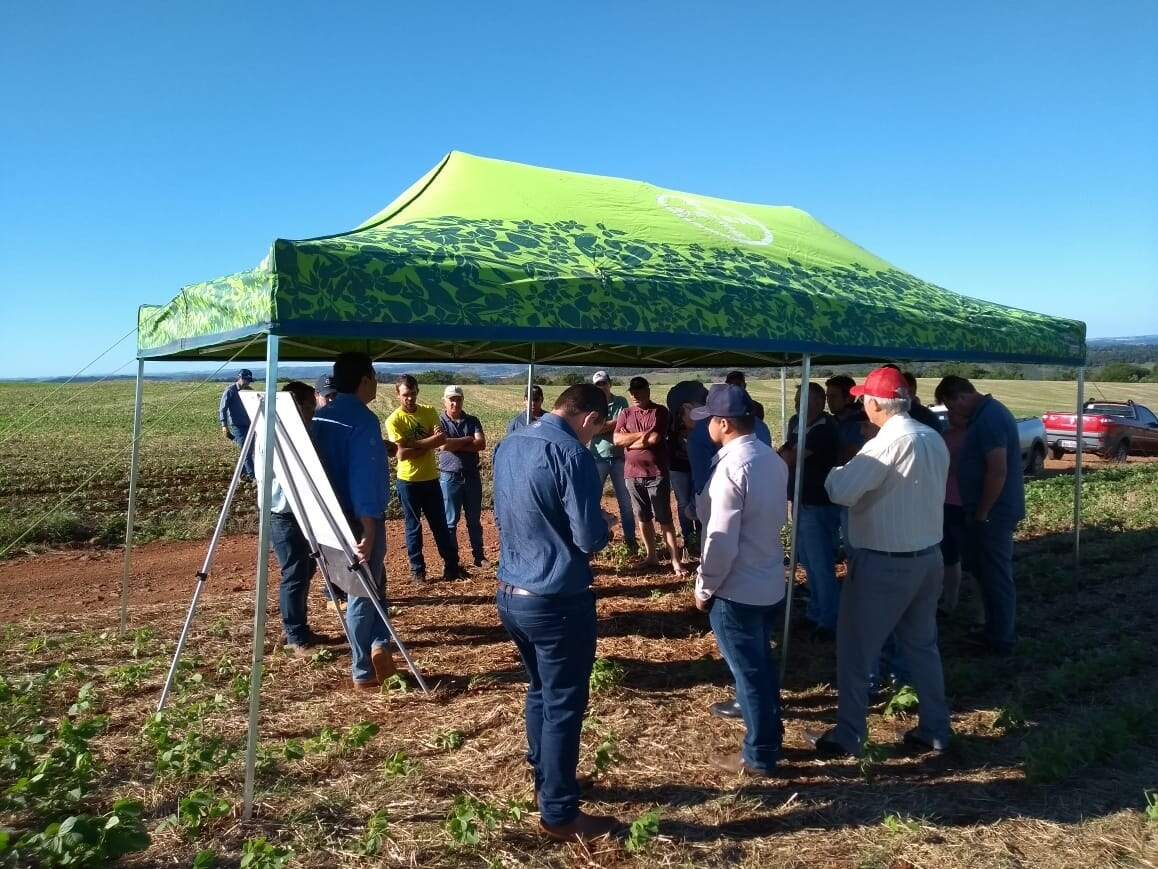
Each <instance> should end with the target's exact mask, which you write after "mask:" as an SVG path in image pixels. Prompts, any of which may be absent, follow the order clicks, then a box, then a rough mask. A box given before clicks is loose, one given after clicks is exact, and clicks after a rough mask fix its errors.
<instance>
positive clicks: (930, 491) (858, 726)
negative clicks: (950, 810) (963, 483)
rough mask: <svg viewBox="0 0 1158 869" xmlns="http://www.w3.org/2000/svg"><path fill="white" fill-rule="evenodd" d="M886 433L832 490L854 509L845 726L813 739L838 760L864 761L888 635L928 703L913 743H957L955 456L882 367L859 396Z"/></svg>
mask: <svg viewBox="0 0 1158 869" xmlns="http://www.w3.org/2000/svg"><path fill="white" fill-rule="evenodd" d="M852 392H853V395H863V396H864V409H865V412H866V413H867V414H868V418H869V421H870V422H871V423H872V424H873V425H875V426H877V427H878V428H879V429H880V431H879V433H878V434H877V435H876V437H874V438H873V439H871V440H869V441H867V442H866V443H865V445H864V446H863V447H861V449H860V452H858V453H857V454H856V455H855V456H853V458H852V459H850V460H849V462H848V463H847V464H846V465H844V466H842V467H837V468H833V470H832V472H831V473H830V474H829V475H828V479H827V480H826V481H825V489H826V491H827V492H828V496H829V498H831V499H832V501H833V502H834V503H836V504H842V505H844V506H846V507H848V508H849V538H850V543H851V544H852V547H853V550H854V555H853V557H852V560H851V561H850V562H849V566H848V576H847V577H846V579H845V581H844V588H843V590H842V592H841V599H840V616H839V618H838V620H837V628H836V682H837V691H838V694H839V699H838V703H837V723H836V727H835V728H833V729H832V730H829V731H828V732H826V733H824V734H820V735H818V736H815V737H814V738H813V742H814V744H815V746H816V750H817V751H818V752H819V753H820V754H822V755H826V756H829V757H842V756H847V755H858V754H860V751H861V748H862V746H863V744H864V740H865V736H866V733H867V730H866V725H865V715H866V713H867V711H868V684H869V675H870V674H871V673H872V671H873V666H874V664H875V662H876V661H877V660H878V659H879V657H880V654H881V647H882V646H883V645H884V642H885V640H886V639H887V638H888V636H889V634H890V633H891V634H894V636H895V637H896V642H897V646H898V650H899V651H900V653H901V655H902V656H903V657H904V660H905V662H906V663H907V665H908V667H909V671H910V673H911V676H912V683H913V687H914V688H915V689H916V691H917V696H918V697H919V698H920V720H919V724H918V726H917V727H915V728H913V729H912V730H910V731H909V732H908V733H906V734H905V743H906V744H909V745H913V746H915V747H919V748H923V749H931V750H933V751H944V750H945V749H946V748H947V747H948V743H949V737H950V726H949V710H948V707H947V706H946V703H945V680H944V676H943V674H942V672H941V654H940V652H939V651H938V649H937V599H938V597H939V596H940V594H941V571H942V564H941V549H940V543H941V533H942V517H941V516H940V515H939V513H938V511H940V510H941V507H942V502H943V501H944V497H945V479H946V477H947V475H948V473H949V451H948V450H947V449H946V447H945V442H944V440H943V439H942V438H941V436H940V435H939V434H938V433H937V432H935V431H933V430H932V429H930V428H929V427H927V426H923V425H921V424H920V423H918V422H917V421H916V420H914V419H912V418H911V417H910V416H909V414H908V407H909V398H910V395H909V387H908V384H907V383H906V382H905V378H904V376H903V375H902V374H901V372H900V371H897V370H896V369H894V368H878V369H877V370H876V371H874V372H873V373H872V374H870V375H869V376H868V378H866V379H865V382H864V385H863V386H857V387H854V388H853V390H852Z"/></svg>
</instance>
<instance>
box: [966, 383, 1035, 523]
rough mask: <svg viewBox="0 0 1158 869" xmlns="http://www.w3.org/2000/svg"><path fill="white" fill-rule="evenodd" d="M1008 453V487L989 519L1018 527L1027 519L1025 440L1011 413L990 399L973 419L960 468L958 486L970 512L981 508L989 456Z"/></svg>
mask: <svg viewBox="0 0 1158 869" xmlns="http://www.w3.org/2000/svg"><path fill="white" fill-rule="evenodd" d="M997 449H1004V450H1005V485H1004V486H1002V487H1001V494H1000V495H998V496H997V501H996V502H994V504H993V506H992V507H991V508H990V510H989V517H990V518H991V519H996V520H998V521H1000V522H1010V523H1013V524H1016V523H1018V522H1020V521H1021V520H1022V519H1023V518H1025V478H1024V476H1023V474H1024V471H1023V468H1022V466H1021V436H1020V434H1019V433H1018V431H1017V420H1015V419H1014V418H1013V414H1012V413H1010V412H1009V409H1008V408H1007V407H1006V406H1005V405H1004V404H1002V403H1001V402H1000V401H998V400H997V399H996V398H994V397H993V396H992V395H987V396H985V398H983V399H982V400H981V403H980V404H979V405H977V409H976V410H975V411H973V415H972V416H971V417H969V427H968V428H967V429H966V431H965V443H964V445H963V446H962V447H961V458H960V463H959V464H958V466H957V482H958V484H959V486H960V488H961V501H962V503H963V504H964V506H965V509H966V510H969V511H972V510H975V509H976V508H977V504H978V503H979V502H980V501H981V492H982V489H983V488H984V486H985V456H986V455H988V453H989V452H990V451H991V450H997Z"/></svg>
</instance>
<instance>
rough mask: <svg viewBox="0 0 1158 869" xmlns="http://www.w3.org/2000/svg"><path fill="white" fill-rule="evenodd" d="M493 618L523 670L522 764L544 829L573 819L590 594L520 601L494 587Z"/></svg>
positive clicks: (591, 617) (590, 630) (589, 646)
mask: <svg viewBox="0 0 1158 869" xmlns="http://www.w3.org/2000/svg"><path fill="white" fill-rule="evenodd" d="M496 603H497V606H498V610H499V619H500V620H501V621H502V623H503V627H504V628H506V629H507V633H509V634H510V635H511V639H512V640H514V641H515V646H516V647H517V648H518V650H519V657H520V658H522V659H523V666H525V667H526V668H527V676H528V677H529V679H530V685H529V686H528V687H527V706H526V721H527V762H528V763H530V765H531V768H532V769H533V770H534V774H535V790H536V791H538V794H539V813H540V816H541V817H542V819H543V823H545V824H549V825H551V826H558V825H561V824H569V823H570V822H571V821H573V820H575V817H576V815H578V814H579V783H578V782H577V781H576V778H575V770H576V768H577V767H578V766H579V733H580V730H581V729H582V727H583V715H584V713H585V712H586V710H587V693H588V681H589V680H590V678H591V668H592V666H593V665H594V663H595V595H593V594H591V593H589V592H585V593H583V594H578V595H574V596H571V597H565V598H547V597H522V596H519V595H513V594H511V593H510V592H509V591H505V590H504V589H503V587H502V586H500V587H499V593H498V597H497V599H496Z"/></svg>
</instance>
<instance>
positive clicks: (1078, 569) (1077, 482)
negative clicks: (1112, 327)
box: [1074, 366, 1086, 583]
mask: <svg viewBox="0 0 1158 869" xmlns="http://www.w3.org/2000/svg"><path fill="white" fill-rule="evenodd" d="M1077 392H1078V395H1077V426H1076V431H1075V435H1076V441H1075V443H1076V446H1075V448H1074V582H1075V583H1078V582H1080V581H1081V577H1082V446H1083V445H1082V430H1083V428H1084V426H1083V425H1082V423H1083V422H1084V419H1083V415H1082V410H1083V408H1084V407H1085V404H1086V369H1085V366H1082V367H1080V368H1078V389H1077Z"/></svg>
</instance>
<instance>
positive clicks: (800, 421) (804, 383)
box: [780, 353, 812, 682]
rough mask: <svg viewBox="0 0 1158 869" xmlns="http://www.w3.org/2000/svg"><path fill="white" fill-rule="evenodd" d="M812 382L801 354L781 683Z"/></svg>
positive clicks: (809, 364)
mask: <svg viewBox="0 0 1158 869" xmlns="http://www.w3.org/2000/svg"><path fill="white" fill-rule="evenodd" d="M811 379H812V355H811V354H809V353H805V354H804V360H803V362H802V363H801V366H800V409H799V410H797V411H796V473H795V479H794V480H793V481H792V528H791V529H789V532H788V553H789V555H788V587H787V588H786V589H785V591H784V642H783V644H782V648H781V649H780V681H781V682H783V681H784V674H785V673H787V672H788V635H789V633H790V625H791V622H792V591H793V589H794V588H795V587H796V562H797V561H798V559H799V553H797V551H796V550H797V540H798V537H797V533H796V532H797V529H799V528H800V491H801V483H802V481H803V479H804V474H803V468H804V458H803V456H804V441H805V439H806V438H807V436H808V399H809V397H810V396H809V394H808V393H809V387H810V385H811ZM785 431H787V428H786V429H785Z"/></svg>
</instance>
